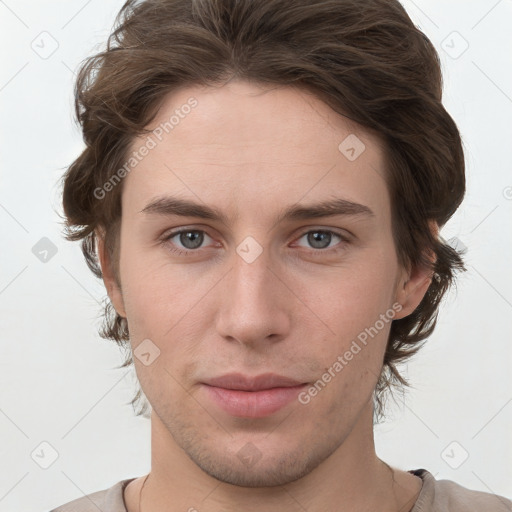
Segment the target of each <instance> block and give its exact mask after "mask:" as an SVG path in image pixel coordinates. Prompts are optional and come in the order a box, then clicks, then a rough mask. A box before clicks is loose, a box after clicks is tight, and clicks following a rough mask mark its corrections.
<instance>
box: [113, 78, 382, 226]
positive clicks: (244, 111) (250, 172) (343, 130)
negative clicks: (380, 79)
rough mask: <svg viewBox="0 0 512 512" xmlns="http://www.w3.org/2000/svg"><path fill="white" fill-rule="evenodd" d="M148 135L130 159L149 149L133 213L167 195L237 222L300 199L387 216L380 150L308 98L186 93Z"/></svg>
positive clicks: (128, 194) (289, 93)
mask: <svg viewBox="0 0 512 512" xmlns="http://www.w3.org/2000/svg"><path fill="white" fill-rule="evenodd" d="M148 128H149V129H151V130H153V132H152V133H150V134H149V135H145V136H142V137H140V138H138V139H136V140H135V141H134V142H133V144H132V146H131V152H137V151H138V152H139V153H140V149H141V148H142V146H143V145H146V146H148V147H149V146H151V149H149V150H147V151H144V153H145V156H144V157H143V158H141V159H140V160H138V161H137V162H133V163H135V164H136V165H135V166H133V167H132V170H131V171H130V172H129V174H128V175H127V177H126V180H127V183H125V191H124V192H123V203H125V202H126V203H127V205H126V206H128V207H133V208H134V209H138V211H140V210H141V209H142V208H143V207H144V205H145V204H146V203H147V202H148V200H149V199H150V198H154V197H155V196H159V195H160V196H161V195H162V194H164V193H166V192H169V193H173V194H178V195H180V196H182V197H187V198H195V199H196V200H198V199H199V200H201V201H203V202H208V203H211V204H214V205H215V206H218V207H219V208H229V207H230V208H233V209H234V210H236V211H237V217H239V213H240V209H249V208H250V207H251V206H252V207H254V208H257V207H259V208H260V210H261V208H262V207H263V206H265V207H266V210H265V211H269V212H270V210H272V207H273V205H274V206H275V205H280V206H282V205H283V204H293V203H297V202H299V201H300V200H301V199H302V198H304V199H307V200H310V201H313V200H315V199H320V198H321V199H325V198H326V197H343V198H345V199H347V200H351V201H354V202H360V203H363V204H368V203H371V204H372V210H381V211H386V210H387V209H388V205H387V200H388V194H387V187H386V183H385V181H384V179H383V177H384V161H383V150H382V142H381V140H380V139H379V138H378V137H377V136H375V135H374V134H371V133H370V132H368V131H366V130H365V129H363V128H362V127H361V126H360V125H358V124H356V123H354V122H352V121H351V120H350V119H348V118H346V117H344V116H341V115H340V114H338V113H336V112H334V111H333V110H332V109H331V108H330V107H329V106H327V105H326V104H325V103H323V102H322V101H321V100H319V99H318V98H316V97H315V96H313V95H312V94H310V93H308V92H306V91H303V90H297V89H295V88H291V87H282V86H279V87H277V86H262V85H257V84H253V83H248V82H243V81H240V82H230V83H228V84H226V85H224V86H222V87H204V86H190V87H184V88H182V89H180V90H178V91H175V92H173V93H171V94H169V95H168V96H167V97H166V98H165V100H164V102H163V103H162V105H161V107H160V109H159V111H158V114H157V116H156V117H155V118H154V120H153V121H152V123H151V124H150V125H149V126H148ZM150 139H151V143H150V142H149V141H150ZM194 196H195V197H194ZM262 201H263V202H262ZM251 213H252V214H254V210H252V212H251Z"/></svg>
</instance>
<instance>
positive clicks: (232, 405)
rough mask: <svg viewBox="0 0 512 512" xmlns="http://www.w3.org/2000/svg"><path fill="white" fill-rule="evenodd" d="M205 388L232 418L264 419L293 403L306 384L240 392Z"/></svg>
mask: <svg viewBox="0 0 512 512" xmlns="http://www.w3.org/2000/svg"><path fill="white" fill-rule="evenodd" d="M203 387H204V389H205V391H206V393H207V394H208V396H209V397H210V399H211V400H212V401H213V402H214V403H215V404H216V405H218V406H219V407H220V408H221V409H222V410H223V411H225V412H227V413H228V414H230V415H231V416H237V417H240V418H263V417H265V416H269V415H270V414H273V413H275V412H277V411H279V410H280V409H282V408H283V407H285V406H286V405H288V404H289V403H290V402H293V400H295V399H296V398H297V396H298V395H299V393H300V392H301V390H302V389H304V388H305V387H306V384H303V385H300V386H293V387H287V388H272V389H262V390H261V391H240V390H236V389H225V388H217V387H215V386H208V385H204V386H203Z"/></svg>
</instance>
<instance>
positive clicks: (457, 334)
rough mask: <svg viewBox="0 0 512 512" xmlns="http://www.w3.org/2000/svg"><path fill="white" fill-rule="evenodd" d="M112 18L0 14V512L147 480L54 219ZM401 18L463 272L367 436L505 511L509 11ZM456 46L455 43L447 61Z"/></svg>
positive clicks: (97, 13)
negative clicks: (79, 104) (89, 76)
mask: <svg viewBox="0 0 512 512" xmlns="http://www.w3.org/2000/svg"><path fill="white" fill-rule="evenodd" d="M121 5H122V2H121V1H119V0H109V1H100V0H89V1H83V0H73V1H66V2H64V1H61V2H59V1H38V2H36V1H35V0H32V1H22V0H6V1H5V2H4V1H0V41H1V44H2V48H3V53H2V60H3V62H2V66H1V69H0V123H1V125H0V126H1V139H0V140H1V154H0V159H1V160H0V172H1V188H0V223H1V224H0V225H1V240H2V250H1V251H0V258H1V265H0V308H1V316H0V321H1V324H0V336H1V357H0V440H1V442H0V450H1V451H0V464H1V466H0V511H14V510H16V511H17V510H23V511H24V512H32V511H34V512H36V511H37V512H43V511H47V510H49V509H51V508H53V507H55V506H57V505H60V504H63V503H65V502H67V501H70V500H71V499H74V498H77V497H80V496H83V494H87V493H91V492H94V491H98V490H101V489H105V488H107V487H110V486H111V485H113V484H114V483H116V482H117V481H119V480H122V479H125V478H130V477H135V476H140V475H142V474H144V473H147V472H148V471H149V468H150V437H149V434H150V430H149V420H147V419H144V418H143V417H135V416H134V413H133V410H132V408H131V406H130V405H129V401H130V399H131V397H132V394H133V392H134V390H135V384H134V378H133V373H132V371H131V370H127V369H116V366H117V365H119V364H120V363H121V362H122V354H121V352H120V351H119V349H118V348H117V347H116V346H115V344H114V342H110V341H106V340H102V339H101V338H99V336H98V335H97V327H98V325H99V318H100V314H101V307H100V305H99V304H100V303H101V300H102V299H103V297H104V296H105V293H104V288H103V286H102V284H101V282H99V281H97V280H96V279H95V278H94V277H93V275H92V274H91V273H90V272H89V270H88V269H87V267H86V265H85V262H84V261H83V259H82V255H81V252H80V249H79V246H78V244H72V243H69V242H66V241H65V240H64V239H63V238H62V236H61V224H60V219H59V217H58V212H60V211H61V209H60V196H59V194H60V189H59V183H58V181H59V178H60V177H61V176H62V173H63V171H64V169H65V168H66V166H67V165H69V164H70V163H71V162H72V161H73V159H75V158H76V157H77V156H78V155H79V153H80V152H81V150H82V147H83V144H82V141H81V137H80V132H79V130H78V128H77V125H76V124H75V122H74V120H73V112H72V99H73V79H74V76H73V73H74V72H75V71H76V69H77V67H78V64H79V63H80V61H81V60H82V59H83V58H85V57H86V56H88V55H90V54H91V53H93V52H95V51H97V50H98V45H99V44H101V43H103V42H104V41H105V40H106V37H107V35H108V33H109V31H110V28H111V26H112V23H113V20H114V16H115V14H116V13H117V11H118V10H119V8H120V6H121ZM404 5H405V7H406V9H407V11H408V12H409V14H410V16H411V18H412V19H413V21H414V22H415V23H416V24H417V25H419V26H420V28H421V29H422V30H423V31H425V32H426V34H427V35H428V36H429V37H430V39H431V40H432V42H433V43H434V44H435V46H436V48H437V49H438V51H439V54H440V57H441V60H442V65H443V72H444V81H445V88H444V103H445V105H446V108H447V109H448V111H449V112H450V114H451V115H452V116H453V118H454V119H455V121H456V123H457V124H458V126H459V128H460V130H461V133H462V137H463V141H464V147H465V154H466V159H467V180H468V193H467V196H466V198H465V200H464V203H463V204H462V206H461V208H460V209H459V211H458V212H457V214H456V215H455V216H454V217H453V219H452V220H451V221H450V222H449V224H448V225H447V226H446V227H445V229H444V231H443V232H442V233H441V234H442V235H443V237H444V238H446V239H450V238H452V237H457V238H458V239H459V240H460V241H461V242H462V243H463V244H464V245H465V246H467V247H468V254H467V263H468V268H469V270H468V272H467V273H466V274H464V275H463V276H461V279H460V280H459V284H458V288H457V291H456V292H455V291H454V292H452V293H451V294H450V295H449V297H447V300H446V301H445V304H444V308H443V309H442V312H441V315H440V319H439V324H438V327H437V331H436V333H435V334H434V335H433V336H432V337H431V338H430V340H429V341H428V343H427V344H426V346H425V347H424V349H423V350H422V351H421V352H420V353H419V354H418V355H417V356H416V357H415V358H414V359H413V361H412V362H411V363H409V364H408V365H407V367H406V368H404V372H405V374H406V375H407V376H408V378H409V380H410V381H411V383H412V385H413V389H411V390H410V391H409V392H408V393H407V395H406V401H405V403H402V402H401V401H400V400H398V404H397V405H395V406H393V407H391V406H392V405H393V404H392V403H390V408H389V409H388V415H389V420H388V421H387V422H385V423H384V424H382V425H379V426H377V427H376V447H377V453H378V455H379V456H380V457H381V458H383V459H384V460H386V461H387V462H388V463H389V464H391V465H394V466H396V467H399V468H401V469H415V468H426V469H428V470H429V471H430V472H431V473H433V474H434V475H435V476H436V478H437V479H442V478H446V479H450V480H454V481H456V482H458V483H460V484H462V485H464V486H466V487H469V488H472V489H477V490H481V491H486V492H494V493H497V494H501V495H504V496H507V497H509V498H511V497H512V469H511V461H512V436H511V435H510V432H511V427H512V386H511V383H512V377H511V373H512V372H511V360H512V359H511V355H512V348H511V331H512V329H511V322H510V319H511V316H512V315H511V313H512V276H511V272H510V261H511V258H512V244H511V236H510V233H511V232H512V230H511V227H512V226H511V224H512V216H511V210H512V201H511V200H510V199H511V197H512V189H511V186H512V175H511V163H512V153H511V146H512V123H511V119H512V80H511V79H512V66H511V62H510V55H511V53H512V52H511V50H512V31H511V30H510V24H511V22H512V3H511V1H510V0H501V1H497V0H481V1H467V0H464V1H463V0H458V1H453V0H451V1H446V0H436V1H428V2H427V1H426V0H422V1H420V0H417V1H416V2H411V1H407V2H404ZM43 31H46V32H47V33H48V34H51V36H48V35H47V34H45V35H40V34H41V33H42V32H43ZM454 31H456V32H458V33H459V34H460V36H461V37H462V38H464V40H465V41H467V44H469V47H468V48H467V50H466V51H464V53H462V54H461V55H460V56H458V57H457V58H454V57H455V56H457V54H458V53H460V52H461V50H462V49H463V48H464V46H463V45H464V41H463V39H461V37H459V36H458V35H457V34H455V35H454V34H453V32H454ZM41 38H46V39H45V40H44V45H45V46H44V48H46V50H48V49H51V45H52V44H54V45H56V44H57V43H58V48H57V49H56V51H55V52H54V53H53V54H52V55H51V56H49V57H48V58H45V59H44V58H41V57H40V56H39V55H38V54H37V53H36V52H35V51H34V49H33V48H32V46H36V45H39V46H40V47H42V45H43V43H41V40H42V39H41ZM51 38H53V39H54V40H55V41H56V42H57V43H52V39H51ZM443 41H444V42H443ZM450 47H451V48H450ZM40 51H43V50H42V49H41V50H40ZM42 237H48V238H49V239H50V240H51V241H52V242H53V243H54V244H55V245H56V246H57V249H58V252H57V253H56V255H55V256H53V257H52V258H51V259H50V260H49V261H47V262H46V263H43V262H41V261H39V259H37V258H36V257H35V255H34V254H33V253H32V247H33V246H34V245H35V244H36V243H37V242H38V241H39V240H40V239H41V238H42ZM43 441H46V442H48V443H50V444H51V445H52V446H53V447H54V448H55V450H56V451H57V452H58V458H57V460H56V461H55V462H54V463H53V464H52V465H51V466H50V467H49V468H48V469H42V468H41V467H40V466H39V465H38V464H36V462H35V461H34V460H33V459H32V458H31V453H32V452H33V451H34V450H36V449H38V450H39V453H40V450H41V447H40V443H41V442H43ZM454 441H455V442H456V444H454V445H453V444H451V443H452V442H454ZM447 447H448V449H447ZM43 448H44V445H43ZM445 449H447V450H445ZM36 451H37V450H36ZM466 452H467V453H468V455H469V457H468V458H467V460H465V461H464V462H463V463H462V464H461V465H460V467H458V468H457V469H453V468H452V467H450V464H451V465H452V466H454V465H457V464H458V463H460V461H461V460H462V458H463V457H464V456H465V453H466ZM44 453H45V454H49V453H51V450H49V449H45V450H44ZM442 454H444V456H443V455H442ZM45 456H47V455H45ZM447 461H449V462H450V464H448V462H447Z"/></svg>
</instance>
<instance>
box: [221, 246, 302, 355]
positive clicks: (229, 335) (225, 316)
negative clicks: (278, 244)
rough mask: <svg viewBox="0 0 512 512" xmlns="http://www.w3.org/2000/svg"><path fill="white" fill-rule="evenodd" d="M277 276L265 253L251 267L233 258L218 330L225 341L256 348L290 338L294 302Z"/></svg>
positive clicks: (238, 257) (249, 264)
mask: <svg viewBox="0 0 512 512" xmlns="http://www.w3.org/2000/svg"><path fill="white" fill-rule="evenodd" d="M278 273H279V272H278V271H276V270H275V269H274V266H271V265H270V261H269V255H268V254H267V253H266V252H265V251H263V253H262V254H261V255H260V256H259V257H258V258H257V259H256V260H254V261H252V262H250V263H249V262H247V261H245V260H244V259H243V258H242V257H240V256H239V255H238V254H236V255H234V263H233V266H232V268H231V270H230V272H228V274H227V275H226V277H225V279H223V280H222V286H221V287H220V289H219V302H218V306H219V307H218V311H217V322H216V328H217V332H218V333H219V334H220V335H221V336H222V337H223V338H224V339H226V340H228V341H236V342H238V343H240V344H243V345H247V346H252V347H253V348H255V347H257V346H262V345H266V344H268V343H276V342H278V341H280V340H283V339H285V338H286V337H287V335H288V333H289V332H290V326H291V314H292V307H293V301H292V300H291V297H290V292H289V291H288V290H287V289H286V286H285V285H284V284H283V281H282V276H279V277H280V278H278V277H277V276H276V274H278ZM287 292H288V293H287Z"/></svg>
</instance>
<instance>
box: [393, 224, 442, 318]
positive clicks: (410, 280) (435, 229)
mask: <svg viewBox="0 0 512 512" xmlns="http://www.w3.org/2000/svg"><path fill="white" fill-rule="evenodd" d="M428 224H429V228H430V231H431V233H432V235H433V236H434V237H435V238H437V237H438V235H439V226H438V224H437V222H435V221H434V220H430V221H429V223H428ZM429 259H430V261H431V262H432V264H433V263H435V261H436V259H437V256H436V254H434V253H433V252H432V253H430V254H429ZM433 278H434V270H433V269H432V268H431V267H426V266H417V267H415V268H411V269H408V270H405V269H403V274H402V275H401V276H400V280H399V282H398V285H397V288H396V290H397V291H396V301H397V302H398V303H399V304H401V305H402V309H401V310H400V313H398V314H397V316H396V319H400V318H405V317H406V316H408V315H410V314H411V313H412V312H413V311H414V310H415V309H416V308H417V307H418V306H419V304H420V302H421V301H422V300H423V297H424V296H425V294H426V293H427V290H428V288H429V286H430V284H431V283H432V279H433Z"/></svg>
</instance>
